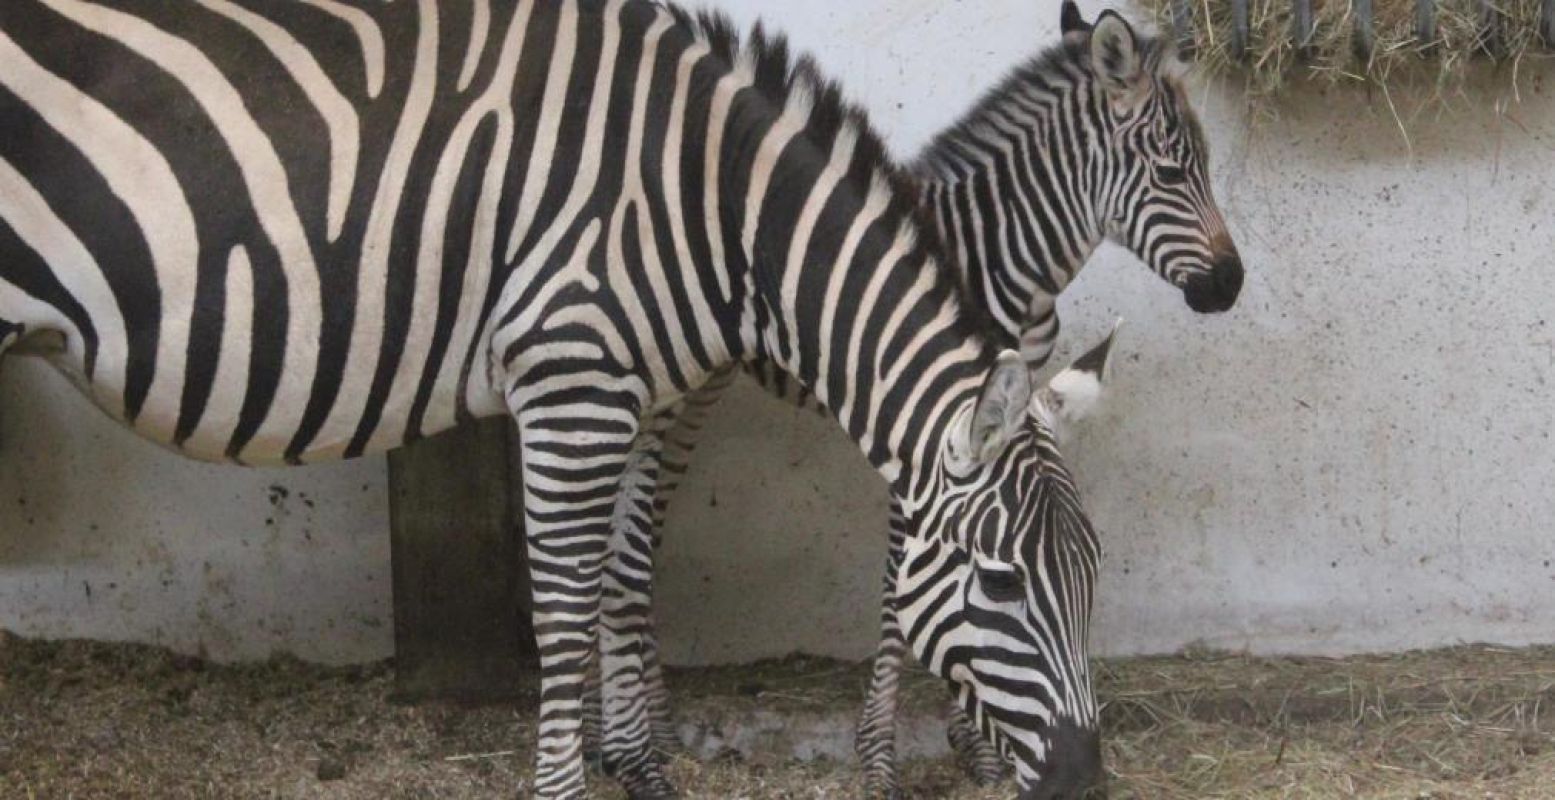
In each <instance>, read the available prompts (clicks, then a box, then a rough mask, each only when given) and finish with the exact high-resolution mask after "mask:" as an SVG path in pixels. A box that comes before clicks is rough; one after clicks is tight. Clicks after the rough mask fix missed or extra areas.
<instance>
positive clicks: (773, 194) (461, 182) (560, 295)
mask: <svg viewBox="0 0 1555 800" xmlns="http://www.w3.org/2000/svg"><path fill="white" fill-rule="evenodd" d="M1099 34H1100V31H1098V35H1099ZM0 130H3V131H4V132H5V134H4V135H3V136H0V334H5V333H11V332H16V331H22V332H25V333H26V334H27V338H26V339H25V340H23V341H22V344H23V345H24V346H26V349H28V350H30V351H43V352H45V353H47V354H48V355H49V356H50V357H51V359H52V361H53V362H54V363H55V364H56V365H57V366H58V367H59V368H60V369H61V370H63V371H64V372H66V373H67V374H69V375H70V376H71V377H73V378H74V379H75V380H76V381H77V383H78V384H79V385H81V386H82V387H83V389H85V390H86V391H87V392H88V393H90V394H91V395H92V397H93V398H94V399H95V400H96V401H97V402H98V404H99V405H101V406H102V407H103V408H105V409H106V410H107V411H108V412H110V413H111V414H113V415H115V416H116V417H118V418H120V419H122V420H124V421H125V422H126V423H128V424H130V425H132V426H133V427H134V428H135V429H136V430H137V431H139V432H140V433H142V434H143V435H145V436H146V437H148V438H150V439H152V440H154V441H157V442H160V443H163V444H165V445H168V446H170V447H173V448H176V449H178V450H179V451H181V452H183V453H185V454H188V455H191V456H195V457H201V458H210V459H225V460H230V461H235V462H240V463H250V464H266V463H300V462H306V461H310V460H319V459H328V458H338V457H350V456H355V455H360V454H363V453H369V452H377V451H381V450H384V449H387V448H390V447H394V446H397V445H399V444H402V443H404V442H406V441H409V440H412V439H415V438H417V437H419V436H422V435H425V434H429V433H433V432H435V431H438V430H441V429H444V428H447V427H449V426H451V425H454V424H457V423H458V422H459V421H461V420H464V419H468V418H471V417H477V416H488V415H495V414H509V415H511V416H512V417H513V418H514V419H515V420H516V421H517V423H518V425H519V428H520V431H521V434H522V440H523V478H524V485H525V486H524V488H525V520H526V535H527V540H528V546H529V555H530V568H531V574H532V578H533V594H534V609H535V629H536V632H537V639H538V645H539V649H540V653H541V661H542V707H541V716H540V726H539V728H540V729H539V740H540V741H539V756H538V769H537V774H536V780H535V786H534V787H533V788H534V792H535V794H536V795H538V796H540V797H545V798H575V797H581V796H582V795H583V792H584V789H583V763H582V759H581V737H580V724H581V716H582V709H581V701H582V685H583V676H584V675H585V673H586V671H587V669H588V668H589V665H590V664H591V662H592V661H593V660H594V658H595V655H596V653H598V654H599V659H600V665H601V667H602V668H603V671H604V673H605V674H606V675H607V676H610V678H609V679H608V680H607V681H606V683H605V692H604V695H605V696H604V706H605V709H606V722H607V729H608V731H607V736H609V737H613V741H614V742H615V744H616V746H615V747H614V748H612V751H611V752H612V760H613V764H612V766H614V767H615V769H616V772H617V774H618V775H619V776H620V777H621V779H622V780H623V782H624V783H625V784H626V785H627V787H628V788H629V790H630V791H631V792H632V794H633V795H634V796H638V797H658V796H666V795H668V794H669V793H670V792H671V789H670V787H669V785H668V783H667V782H666V781H665V780H664V778H663V775H662V774H661V772H660V769H659V766H658V764H657V762H656V761H655V760H654V759H653V758H652V757H651V749H650V748H649V746H648V732H649V724H648V723H649V720H648V718H647V712H648V708H649V705H650V704H648V703H643V702H640V701H639V700H638V699H637V698H638V697H639V695H640V694H641V684H642V681H643V679H644V677H645V676H651V674H652V668H653V663H652V659H651V657H649V656H648V655H647V654H645V653H644V651H643V649H642V648H641V647H640V646H639V645H638V644H636V641H637V638H636V636H635V632H636V631H637V630H639V628H640V626H639V622H638V619H639V618H640V617H642V616H643V615H644V611H643V610H642V609H640V608H637V607H635V606H633V605H632V604H631V603H628V602H625V600H627V599H628V593H626V592H624V591H622V590H621V588H620V586H621V583H622V578H623V577H624V576H629V575H631V574H634V573H635V574H638V575H651V568H652V564H651V558H652V549H651V548H630V547H623V546H619V545H620V542H619V539H618V537H617V540H616V542H615V546H613V531H615V530H617V529H618V527H619V525H618V522H619V520H620V519H621V517H622V516H623V514H624V513H625V510H627V509H630V508H632V507H633V506H634V505H636V506H639V507H640V505H641V503H642V502H643V501H642V500H641V499H640V495H641V493H642V492H643V491H644V490H645V486H649V485H651V484H642V483H638V482H634V479H633V477H632V476H634V475H637V474H639V473H641V470H640V469H639V468H638V467H637V466H636V465H637V464H639V463H641V462H643V461H645V460H648V459H650V458H651V457H652V456H653V448H654V447H655V446H656V445H654V444H653V443H652V442H653V440H654V439H655V438H656V437H655V436H654V434H655V433H657V432H658V429H657V428H655V426H654V424H653V423H651V422H649V423H645V422H644V420H651V419H652V418H653V417H654V415H655V414H657V413H659V412H661V411H664V410H665V409H668V408H671V407H673V406H674V405H675V404H676V403H678V402H680V401H681V400H682V399H683V397H684V396H685V395H686V394H687V393H689V392H692V391H694V390H696V389H697V388H698V387H699V386H701V385H702V384H703V383H704V382H705V381H707V380H709V378H710V377H712V376H714V375H717V374H719V373H720V372H721V371H722V370H726V369H727V368H728V367H729V366H730V365H732V364H735V363H738V362H742V361H769V362H771V363H773V364H776V365H778V366H779V367H781V368H782V369H783V370H784V371H786V372H787V373H789V374H790V375H792V376H793V377H795V378H796V379H797V380H798V381H799V382H800V383H802V384H803V385H805V386H807V387H809V388H810V389H811V390H812V391H813V392H814V393H815V396H816V398H817V399H818V400H819V401H820V402H822V403H823V404H824V405H825V406H826V407H827V408H828V409H831V411H832V413H833V415H834V416H835V417H836V418H837V419H838V421H839V422H840V423H841V425H842V427H843V428H844V429H845V430H846V431H847V432H848V434H849V435H850V436H851V437H852V438H853V439H854V440H855V441H856V442H858V443H859V446H860V448H861V449H862V450H863V452H864V453H865V454H866V455H867V456H868V457H869V459H870V460H871V462H872V463H873V464H874V465H875V466H876V467H877V469H879V470H880V472H881V473H882V474H883V475H885V476H886V477H887V478H888V479H889V480H891V481H892V483H893V486H894V489H895V492H896V493H897V495H898V496H899V498H900V500H901V502H902V507H903V509H904V512H905V514H904V517H905V519H907V520H908V528H909V531H910V535H909V537H908V539H907V541H906V543H905V553H906V554H907V558H906V559H905V560H904V561H903V562H902V566H901V573H900V575H899V577H898V580H897V588H898V591H901V592H903V594H904V596H906V597H908V598H910V599H911V600H912V602H910V603H909V604H908V605H905V606H904V609H905V610H906V613H904V615H903V619H904V622H905V623H906V625H905V630H906V631H907V638H908V639H909V640H910V641H911V642H912V645H913V648H914V650H915V651H916V652H918V653H919V654H920V655H921V656H927V657H928V658H929V659H930V661H931V663H933V664H934V665H935V666H936V667H937V668H939V669H940V670H941V671H942V674H944V675H945V676H946V677H947V678H949V679H951V680H952V681H953V682H954V683H955V684H956V685H957V687H958V691H959V692H960V695H961V697H962V699H963V701H964V705H965V706H966V708H967V709H968V711H969V712H970V714H971V717H972V718H973V719H974V720H976V721H977V722H978V724H979V725H980V726H981V727H982V729H983V731H984V734H985V735H986V736H987V737H989V739H990V741H993V742H994V743H995V744H996V745H997V746H998V747H999V748H1000V749H1001V750H1002V751H1003V752H1005V753H1007V754H1010V755H1011V756H1012V757H1014V758H1015V759H1016V761H1017V766H1018V767H1019V768H1020V769H1019V774H1020V777H1021V780H1022V783H1023V785H1024V786H1025V787H1026V789H1027V791H1028V792H1035V791H1044V792H1045V791H1050V790H1052V787H1056V786H1061V785H1064V784H1065V782H1066V781H1068V782H1069V783H1074V782H1076V781H1080V782H1083V781H1088V780H1090V779H1091V778H1092V777H1094V775H1091V774H1089V773H1087V774H1085V775H1078V774H1077V773H1076V774H1075V775H1077V777H1076V776H1073V775H1072V776H1071V777H1063V776H1064V775H1071V773H1070V772H1064V773H1062V774H1060V773H1054V772H1053V771H1052V770H1053V769H1060V768H1059V767H1054V766H1053V765H1052V764H1051V763H1050V761H1051V759H1050V758H1049V755H1050V752H1051V746H1052V743H1053V737H1054V736H1055V735H1056V733H1057V732H1058V730H1059V729H1058V728H1056V727H1054V725H1055V721H1056V720H1062V719H1070V718H1073V719H1075V720H1077V721H1080V722H1084V721H1085V720H1086V719H1087V718H1088V717H1089V715H1091V712H1092V710H1093V709H1092V705H1088V704H1087V702H1086V701H1085V698H1087V697H1089V691H1090V690H1089V684H1088V676H1087V675H1086V673H1085V671H1084V666H1083V665H1084V646H1085V643H1084V630H1083V628H1084V625H1083V620H1084V619H1085V617H1086V615H1088V612H1089V593H1090V591H1091V588H1090V583H1089V580H1090V571H1087V567H1086V565H1087V564H1090V565H1092V566H1091V567H1090V570H1091V571H1093V570H1094V566H1093V565H1094V557H1095V553H1094V548H1089V547H1086V546H1084V542H1083V539H1084V537H1083V536H1082V535H1081V534H1083V532H1084V531H1086V530H1088V529H1087V528H1086V526H1085V525H1084V521H1083V516H1079V513H1080V512H1079V509H1078V506H1077V505H1075V504H1074V503H1073V502H1070V501H1069V500H1067V499H1065V498H1068V497H1069V496H1070V495H1068V494H1065V493H1064V492H1063V491H1061V490H1055V489H1053V488H1051V487H1052V486H1053V484H1052V483H1051V482H1052V481H1053V480H1062V476H1063V473H1062V466H1061V463H1060V461H1059V459H1058V456H1057V452H1056V450H1054V449H1053V447H1052V443H1051V436H1050V432H1049V429H1048V427H1047V423H1046V421H1045V416H1046V414H1047V412H1046V411H1044V410H1043V408H1042V405H1041V403H1037V404H1036V405H1032V403H1031V400H1032V396H1033V392H1032V387H1031V383H1030V381H1031V376H1030V374H1029V371H1028V369H1027V367H1026V364H1025V363H1024V362H1023V361H1022V360H1021V359H1020V358H1019V356H1018V355H1017V354H1016V353H1014V352H1013V351H1012V350H1009V349H1007V346H1008V345H1013V344H1014V342H1013V341H1012V340H1010V339H1009V337H1008V335H1007V334H1006V333H1005V332H1004V331H1003V330H1002V329H1001V328H1000V327H998V326H997V325H995V324H993V320H992V319H991V318H990V317H989V315H988V314H987V312H986V310H985V306H984V304H983V303H981V302H968V301H967V300H966V299H965V298H964V297H963V290H962V286H961V285H960V282H959V281H958V280H957V279H956V278H955V277H954V276H955V273H954V272H953V271H950V270H947V269H944V268H942V267H941V266H940V263H941V261H943V260H945V259H946V256H947V254H946V252H945V251H944V250H943V249H942V248H941V247H940V245H939V243H938V237H937V236H936V235H935V233H934V231H932V230H931V229H928V228H927V227H926V226H924V225H922V224H921V223H920V222H919V221H918V218H917V217H916V215H915V212H914V203H915V200H916V199H917V198H916V197H915V195H914V193H913V191H911V190H910V189H909V188H907V186H906V181H905V179H904V178H903V177H902V175H901V174H899V173H897V172H896V171H894V170H893V169H892V168H891V166H890V165H889V163H888V162H887V160H886V159H885V157H884V154H883V150H882V147H881V145H880V143H879V141H878V139H877V138H876V137H875V136H874V135H873V134H872V133H871V132H870V131H869V129H868V127H867V126H866V125H865V124H864V122H863V120H862V118H861V117H860V116H859V115H858V114H857V113H856V112H854V111H852V110H851V109H849V108H848V107H847V106H846V105H844V104H843V103H842V102H841V101H840V100H839V97H838V93H837V90H836V89H835V88H833V87H832V86H830V85H829V84H827V83H825V82H824V81H822V80H820V79H819V78H818V77H817V75H816V74H815V70H814V68H813V67H812V66H811V65H810V64H809V63H808V62H806V61H802V60H801V61H797V62H796V61H794V60H792V59H790V58H789V56H788V54H787V51H786V47H785V46H784V45H783V44H782V43H781V42H780V41H775V40H772V39H770V38H768V37H766V36H764V35H761V34H759V33H758V34H757V35H756V36H754V37H753V38H752V41H750V42H748V43H745V44H741V43H740V42H739V41H738V40H737V39H736V37H734V36H733V35H732V33H731V32H730V30H729V29H728V26H727V24H726V23H723V22H721V21H719V20H716V19H697V18H693V17H691V16H689V15H686V14H684V13H682V12H680V11H677V10H674V9H671V8H668V7H665V6H662V5H659V4H656V3H651V2H647V0H502V1H500V2H499V1H498V0H489V1H488V0H466V1H459V0H451V1H449V2H439V0H401V1H400V2H389V3H376V2H371V3H369V2H346V0H299V2H294V3H274V2H262V1H261V0H189V1H188V2H185V3H176V4H174V3H165V2H161V1H160V0H98V1H96V2H88V1H87V0H8V2H6V3H4V4H3V5H0ZM1120 195H1121V193H1120V192H1115V193H1113V196H1120ZM1146 227H1147V228H1148V227H1149V226H1146ZM1140 240H1141V241H1143V242H1145V245H1144V246H1145V247H1146V248H1147V249H1150V250H1151V252H1161V253H1166V252H1168V251H1170V252H1176V251H1175V250H1173V249H1172V247H1171V246H1168V245H1166V244H1162V243H1161V242H1163V241H1165V240H1164V239H1159V238H1158V239H1151V238H1150V236H1149V235H1142V236H1141V237H1140ZM1174 241H1175V240H1174ZM1163 274H1167V276H1168V277H1170V278H1172V279H1173V280H1177V277H1176V276H1175V275H1174V274H1172V273H1171V272H1170V271H1167V272H1164V273H1163ZM1191 283H1192V281H1191V280H1190V281H1187V283H1186V284H1185V285H1187V284H1191ZM643 433H647V434H649V436H648V437H646V438H639V435H640V434H643ZM1055 476H1056V477H1055ZM1055 492H1056V493H1055ZM634 497H638V498H639V499H636V500H634V499H633V498H634ZM623 498H624V499H623ZM1055 498H1057V499H1055ZM972 519H976V520H978V521H979V527H977V528H976V530H975V531H974V530H973V528H971V527H969V520H972ZM1045 520H1061V521H1062V522H1061V523H1060V522H1052V523H1048V522H1044V521H1045ZM1055 532H1056V533H1055ZM1066 532H1069V533H1066ZM1075 532H1079V533H1075ZM974 534H975V535H974ZM1076 542H1080V545H1079V546H1076V545H1075V543H1076ZM1050 558H1056V559H1058V560H1056V561H1053V562H1052V565H1051V566H1050V565H1049V559H1050ZM990 559H992V560H993V561H994V562H997V563H996V564H995V565H994V566H989V563H993V562H991V561H990ZM974 565H975V566H976V567H977V568H978V569H979V570H983V571H986V570H988V569H993V570H995V571H998V572H1001V573H1012V574H1016V575H1020V576H1023V578H1024V580H1025V581H1026V584H1025V585H1026V586H1027V587H1028V591H1027V592H1026V598H1027V601H1028V604H1027V605H1026V606H1024V608H1026V609H1027V610H1028V611H1029V613H1027V612H1021V613H1013V612H1012V613H1010V614H1007V615H1006V616H1004V617H1001V616H998V614H997V613H995V612H991V611H988V612H984V611H976V608H977V603H976V602H975V601H974V602H970V603H968V602H964V601H962V602H958V601H956V600H955V598H958V597H967V596H970V595H968V592H972V591H973V590H974V588H975V587H976V586H977V585H979V584H978V583H977V581H978V580H980V579H979V578H978V577H976V576H975V572H976V570H974ZM1071 581H1077V582H1078V583H1076V584H1073V585H1071V584H1070V583H1069V582H1071ZM925 598H933V599H934V602H933V603H930V604H928V605H925V604H924V602H923V600H924V599H925ZM1003 608H1004V610H1005V611H1010V609H1012V608H1013V607H1012V606H1008V605H1007V606H1004V607H1003ZM923 620H929V622H927V623H924V622H922V621H923ZM1011 625H1013V626H1015V627H1014V628H1010V629H1009V630H1005V628H1006V627H1008V626H1011ZM601 630H602V631H603V633H602V634H601V633H598V632H599V631H601ZM597 634H598V635H597ZM978 637H984V638H983V639H979V638H978ZM987 637H999V638H998V641H1000V642H1004V643H1005V644H1004V645H1002V646H1001V648H1002V650H1007V651H1008V654H1009V657H1008V658H999V657H995V655H994V654H993V653H992V652H991V651H989V650H986V649H982V650H979V649H978V648H979V646H980V645H979V644H978V643H979V642H980V641H992V639H988V638H987ZM600 644H602V645H603V647H600V646H599V645H600ZM1001 663H1011V664H1022V665H1028V666H1033V667H1036V668H1037V669H1039V670H1040V672H1041V675H1040V680H1038V681H1036V683H1037V684H1040V685H1044V686H1047V687H1049V691H1047V692H1046V693H1045V694H1043V695H1041V696H1040V697H1037V698H1027V699H1025V700H1023V701H1022V703H1029V702H1038V703H1040V704H1041V706H1040V708H1035V709H1031V708H1029V707H1028V706H1026V705H1022V704H1019V703H1017V704H1014V705H1011V703H1010V702H1009V701H1010V699H1011V698H1010V697H1009V696H1007V694H1008V693H1007V691H1006V690H1007V682H1005V681H1006V678H1007V676H1003V675H1002V673H1001V669H1002V668H1001V667H999V666H998V665H999V664H1001ZM1038 722H1040V723H1042V724H1041V725H1035V724H1034V723H1038ZM1062 769H1069V768H1068V767H1063V768H1062ZM1071 772H1072V771H1071ZM1055 775H1059V777H1054V776H1055ZM1075 785H1078V784H1075ZM1039 786H1044V787H1047V788H1043V789H1038V788H1037V787H1039Z"/></svg>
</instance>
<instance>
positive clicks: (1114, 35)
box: [1091, 9, 1145, 103]
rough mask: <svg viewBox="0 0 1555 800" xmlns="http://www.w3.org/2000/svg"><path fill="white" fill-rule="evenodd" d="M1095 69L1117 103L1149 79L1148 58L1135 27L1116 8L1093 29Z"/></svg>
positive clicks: (1107, 11) (1097, 75)
mask: <svg viewBox="0 0 1555 800" xmlns="http://www.w3.org/2000/svg"><path fill="white" fill-rule="evenodd" d="M1091 69H1092V70H1094V71H1095V73H1096V78H1097V79H1098V80H1100V81H1101V85H1102V88H1104V89H1106V90H1107V94H1109V95H1111V96H1112V99H1113V101H1114V102H1115V103H1124V102H1127V101H1129V100H1131V99H1133V97H1134V96H1135V95H1136V94H1137V93H1138V91H1139V89H1140V88H1141V87H1143V85H1144V82H1145V68H1144V58H1143V56H1142V54H1141V53H1140V51H1139V37H1137V36H1135V35H1134V28H1133V26H1131V25H1129V24H1128V20H1126V19H1124V18H1123V17H1122V16H1120V15H1119V14H1118V13H1117V12H1116V11H1113V10H1111V9H1108V10H1106V11H1103V12H1102V14H1101V16H1100V17H1098V18H1097V20H1096V26H1095V27H1094V28H1093V29H1092V31H1091Z"/></svg>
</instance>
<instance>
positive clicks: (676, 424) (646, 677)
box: [643, 366, 738, 753]
mask: <svg viewBox="0 0 1555 800" xmlns="http://www.w3.org/2000/svg"><path fill="white" fill-rule="evenodd" d="M737 374H738V369H737V368H736V367H733V366H731V367H726V368H724V369H721V370H719V371H717V372H715V373H713V375H712V376H711V377H709V378H708V380H707V382H706V383H704V384H703V385H702V386H701V388H699V389H697V390H696V391H695V392H692V393H691V394H690V395H688V396H687V397H686V399H685V401H684V402H683V403H681V404H680V407H679V410H678V413H676V414H675V415H674V416H673V417H671V418H669V419H668V420H666V421H667V422H669V423H672V424H668V425H665V426H664V431H665V434H664V448H663V451H662V454H661V456H660V459H659V472H658V484H657V488H656V489H655V490H654V493H653V515H652V518H651V526H650V528H649V529H648V530H647V531H646V532H645V533H646V535H648V536H649V537H651V543H652V547H653V549H654V550H655V551H657V550H658V548H659V546H660V545H662V544H663V541H664V517H665V514H666V513H668V511H669V504H670V500H671V499H673V498H674V496H675V491H676V490H677V489H679V488H680V481H681V479H682V478H683V477H685V474H686V469H687V467H689V466H690V464H691V456H692V455H693V454H694V453H695V452H696V446H697V438H698V436H699V434H700V433H701V432H702V426H703V425H704V424H705V423H706V421H707V415H708V412H709V411H710V410H711V409H712V407H713V406H714V405H715V404H716V403H717V402H718V400H719V398H721V397H723V394H724V391H725V390H727V389H728V388H729V385H730V384H732V383H733V382H734V378H735V376H736V375H737ZM648 609H649V610H648V624H647V627H646V628H645V629H644V631H643V694H644V698H645V701H646V702H647V705H648V718H649V720H650V722H651V723H652V726H653V744H654V747H655V749H657V750H658V751H660V752H664V753H669V752H674V751H675V750H678V749H679V748H680V746H681V743H680V735H679V734H678V733H676V731H675V719H674V715H673V714H672V713H671V711H670V693H669V688H668V687H666V686H665V684H664V666H663V659H662V658H661V657H660V655H659V637H658V623H657V620H655V619H654V616H653V610H652V606H651V599H650V605H649V606H648Z"/></svg>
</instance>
